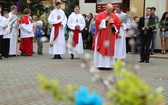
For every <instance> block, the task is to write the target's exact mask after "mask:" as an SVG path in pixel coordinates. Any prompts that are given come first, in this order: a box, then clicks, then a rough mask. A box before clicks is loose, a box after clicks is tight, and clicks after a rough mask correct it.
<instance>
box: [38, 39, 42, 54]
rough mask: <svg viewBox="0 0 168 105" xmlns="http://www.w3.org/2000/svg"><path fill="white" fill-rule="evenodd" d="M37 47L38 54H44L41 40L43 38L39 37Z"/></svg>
mask: <svg viewBox="0 0 168 105" xmlns="http://www.w3.org/2000/svg"><path fill="white" fill-rule="evenodd" d="M37 47H38V48H37V54H42V53H43V52H42V50H43V42H42V41H41V38H37Z"/></svg>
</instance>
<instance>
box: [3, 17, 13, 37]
mask: <svg viewBox="0 0 168 105" xmlns="http://www.w3.org/2000/svg"><path fill="white" fill-rule="evenodd" d="M1 19H2V21H3V23H2V26H5V25H7V26H8V27H7V28H6V29H5V28H3V30H2V33H3V39H10V38H11V31H10V25H9V20H8V18H5V17H2V18H1Z"/></svg>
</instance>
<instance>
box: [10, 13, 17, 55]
mask: <svg viewBox="0 0 168 105" xmlns="http://www.w3.org/2000/svg"><path fill="white" fill-rule="evenodd" d="M8 19H9V25H10V26H11V28H12V32H11V38H10V48H9V55H16V46H17V45H16V44H17V33H18V28H17V16H16V15H15V14H13V13H12V12H10V13H9V18H8Z"/></svg>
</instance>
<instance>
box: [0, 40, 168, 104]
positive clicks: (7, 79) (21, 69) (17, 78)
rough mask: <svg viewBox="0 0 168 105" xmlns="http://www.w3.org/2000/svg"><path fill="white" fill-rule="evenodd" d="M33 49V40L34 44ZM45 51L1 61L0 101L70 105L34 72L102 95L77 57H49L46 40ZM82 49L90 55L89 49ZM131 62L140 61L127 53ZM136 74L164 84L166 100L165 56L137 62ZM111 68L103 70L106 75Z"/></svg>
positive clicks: (100, 87) (167, 63)
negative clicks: (56, 96)
mask: <svg viewBox="0 0 168 105" xmlns="http://www.w3.org/2000/svg"><path fill="white" fill-rule="evenodd" d="M34 45H35V46H34V51H35V52H36V50H35V49H36V44H34ZM43 51H44V55H37V54H34V55H33V56H32V57H23V56H19V57H10V58H8V59H4V60H2V61H0V105H70V104H69V103H66V102H56V101H54V100H53V98H52V96H51V95H50V94H47V93H45V92H42V91H41V90H40V86H39V84H38V81H37V75H39V74H41V75H45V76H47V77H49V78H57V79H59V80H60V83H61V86H65V85H66V84H70V83H71V84H77V85H84V86H87V87H88V88H89V89H91V90H93V91H96V92H98V93H99V94H100V95H101V96H102V97H104V98H105V95H106V94H105V89H104V86H103V85H102V84H101V83H99V82H91V77H92V75H91V74H90V73H89V70H86V69H82V68H81V67H80V65H81V61H80V60H79V59H74V60H71V59H69V58H70V55H64V56H62V57H63V59H62V60H54V59H52V57H53V56H52V55H49V54H48V43H45V44H44V50H43ZM85 52H87V53H90V54H91V55H93V52H92V51H91V50H85ZM124 61H125V62H126V64H128V65H133V64H137V63H138V61H139V55H132V54H128V55H127V58H126V59H125V60H124ZM140 68H141V69H140V70H138V74H139V76H140V77H141V78H142V79H143V80H145V81H146V82H147V83H148V84H149V85H150V86H152V88H154V89H155V88H157V87H160V86H162V87H164V96H165V99H166V100H167V101H168V59H160V58H151V59H150V63H149V64H146V63H142V64H140ZM109 72H111V71H103V72H101V75H103V76H107V75H108V74H109Z"/></svg>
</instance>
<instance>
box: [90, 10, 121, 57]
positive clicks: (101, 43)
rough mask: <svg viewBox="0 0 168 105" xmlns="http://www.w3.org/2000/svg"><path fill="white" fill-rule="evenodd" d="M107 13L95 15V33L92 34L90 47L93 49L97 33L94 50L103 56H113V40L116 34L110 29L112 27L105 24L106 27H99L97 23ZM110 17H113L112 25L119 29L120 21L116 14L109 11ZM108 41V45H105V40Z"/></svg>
mask: <svg viewBox="0 0 168 105" xmlns="http://www.w3.org/2000/svg"><path fill="white" fill-rule="evenodd" d="M107 16H108V15H107V13H106V12H105V11H104V12H101V13H100V14H99V15H98V16H97V17H96V22H95V24H96V31H95V35H94V39H93V44H92V49H93V50H95V40H96V37H97V35H98V39H97V48H96V50H97V51H98V52H99V53H100V54H101V55H104V56H113V55H114V49H115V41H116V38H117V34H118V33H115V32H113V31H112V28H111V27H110V26H109V25H107V26H106V28H103V29H99V25H100V23H101V22H102V20H103V19H105V18H106V17H107ZM111 18H113V20H114V26H115V27H116V28H117V29H118V31H119V29H120V27H121V21H120V19H119V18H118V16H116V15H115V14H114V13H111ZM106 41H109V46H108V47H107V46H105V42H106Z"/></svg>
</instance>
